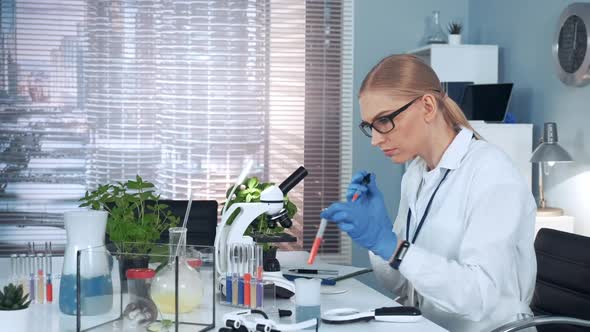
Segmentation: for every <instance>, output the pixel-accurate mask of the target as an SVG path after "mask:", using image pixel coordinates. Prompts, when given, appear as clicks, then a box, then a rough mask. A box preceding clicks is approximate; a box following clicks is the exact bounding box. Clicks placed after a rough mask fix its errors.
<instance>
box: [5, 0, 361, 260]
mask: <svg viewBox="0 0 590 332" xmlns="http://www.w3.org/2000/svg"><path fill="white" fill-rule="evenodd" d="M0 10H1V12H0V17H1V20H0V21H1V22H0V31H1V34H0V117H1V121H0V199H1V202H2V203H0V223H1V226H0V227H1V228H0V229H1V230H0V242H1V243H9V244H14V245H15V246H16V245H23V244H24V243H25V241H33V240H34V241H40V242H44V241H49V240H51V241H53V242H54V244H60V243H61V244H64V243H65V234H64V231H63V229H61V228H60V227H63V224H62V213H63V211H64V210H67V209H70V208H73V207H75V206H77V199H78V198H79V197H81V196H82V195H83V193H84V191H86V190H91V189H94V188H96V186H97V185H98V184H101V183H107V182H114V181H122V180H126V179H129V178H133V177H135V175H136V174H139V175H141V176H142V177H143V178H144V179H146V180H149V181H153V182H155V183H156V186H157V188H158V190H159V191H160V193H161V195H162V197H163V198H167V199H187V197H188V195H189V194H190V195H192V197H193V198H194V199H215V200H217V201H219V202H222V201H223V200H224V194H225V191H226V189H227V188H228V187H229V186H231V185H232V184H233V181H235V178H236V177H237V175H238V174H239V172H240V170H241V167H242V165H243V162H244V160H245V159H246V158H251V159H253V160H254V162H255V163H254V165H255V167H254V170H253V171H252V172H251V174H250V175H256V176H258V177H260V178H261V179H262V180H264V181H271V182H275V183H280V182H281V181H282V180H284V179H285V178H286V177H287V176H288V175H289V174H290V173H291V172H293V171H294V170H295V169H296V168H297V167H298V166H300V165H304V166H305V167H306V168H307V169H308V170H309V175H308V177H307V178H306V179H305V181H304V182H303V183H302V184H300V185H298V186H297V187H295V189H294V190H292V191H291V192H290V193H289V196H290V198H291V199H292V200H293V201H294V202H295V204H297V206H298V207H299V213H298V214H297V215H296V217H295V220H294V221H295V226H294V227H293V228H291V229H290V232H291V233H292V234H294V235H295V236H296V237H297V238H298V239H299V242H297V243H293V244H286V245H285V247H286V248H290V249H301V248H304V249H309V247H310V246H311V243H312V241H313V237H314V236H315V231H316V229H317V225H318V224H319V216H318V215H319V212H320V211H321V209H322V208H324V207H327V206H328V205H329V204H330V203H331V202H332V201H335V200H338V199H341V198H342V197H343V194H344V189H345V187H346V184H347V183H348V180H349V179H350V173H351V152H352V151H351V146H352V144H351V133H350V131H351V128H352V123H351V121H352V120H351V119H352V114H351V112H352V0H314V1H312V0H301V1H289V0H216V1H205V0H203V1H188V0H94V1H90V0H60V1H57V2H55V1H41V0H28V1H26V0H22V1H21V0H2V5H1V6H0ZM23 226H25V227H23ZM325 238H326V242H325V244H324V246H323V249H322V251H323V252H322V253H323V254H324V256H325V258H326V259H328V260H330V261H342V262H348V261H350V242H349V240H348V238H347V237H346V236H343V235H342V234H341V233H340V232H339V231H338V230H337V228H335V227H331V228H329V229H328V231H327V234H326V236H325Z"/></svg>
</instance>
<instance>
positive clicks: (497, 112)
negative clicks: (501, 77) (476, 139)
mask: <svg viewBox="0 0 590 332" xmlns="http://www.w3.org/2000/svg"><path fill="white" fill-rule="evenodd" d="M513 85H514V84H513V83H499V84H470V85H466V86H465V89H464V91H463V97H462V98H461V103H460V104H459V106H461V109H462V110H463V112H464V113H465V116H466V117H467V119H468V120H475V121H485V122H504V119H505V118H506V111H507V109H508V103H509V101H510V96H511V94H512V86H513Z"/></svg>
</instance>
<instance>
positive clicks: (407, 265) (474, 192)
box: [370, 128, 537, 332]
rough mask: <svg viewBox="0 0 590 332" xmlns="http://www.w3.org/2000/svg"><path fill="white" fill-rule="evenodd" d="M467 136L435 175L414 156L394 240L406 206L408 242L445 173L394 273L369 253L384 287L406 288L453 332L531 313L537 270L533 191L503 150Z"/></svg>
mask: <svg viewBox="0 0 590 332" xmlns="http://www.w3.org/2000/svg"><path fill="white" fill-rule="evenodd" d="M472 135H473V133H472V132H471V131H470V130H468V129H465V128H463V129H462V130H461V131H460V132H459V133H458V135H457V136H456V137H455V139H454V140H453V142H452V143H451V145H449V147H448V148H447V150H446V151H445V153H444V154H443V156H442V158H441V161H440V162H439V164H438V165H437V167H436V168H435V169H434V170H432V171H430V172H427V171H426V164H425V162H424V161H423V160H422V159H420V158H417V159H416V160H414V161H412V163H411V164H410V165H409V167H408V169H407V171H406V173H405V174H404V176H403V179H402V184H401V200H400V205H399V211H398V215H397V218H396V219H395V223H394V227H393V229H394V231H395V232H396V233H397V235H398V239H400V241H401V240H403V239H406V218H407V213H408V207H409V208H410V209H412V218H411V223H410V237H413V235H414V231H415V229H416V227H417V225H418V223H419V219H421V218H422V215H423V214H424V210H425V207H426V204H427V202H428V200H429V199H430V197H431V195H432V193H433V191H434V189H435V188H436V186H437V185H438V183H439V182H440V180H441V179H442V177H443V174H444V172H445V171H446V170H447V169H450V170H451V171H450V173H449V174H448V176H447V178H446V180H445V181H444V182H443V183H442V185H441V186H440V189H439V190H438V193H437V194H436V196H435V198H434V201H433V203H432V206H431V208H430V212H429V214H428V217H427V218H426V220H425V221H424V225H423V226H422V230H421V231H420V233H419V235H418V238H417V240H416V242H415V243H414V244H413V245H411V246H410V248H409V250H408V252H407V254H406V256H405V258H404V260H403V261H402V263H401V265H400V268H399V271H396V270H394V269H392V268H391V267H389V265H387V262H385V261H384V260H383V259H381V258H380V257H378V256H375V255H373V254H372V253H371V254H370V258H371V263H372V264H373V268H374V270H375V272H376V274H377V278H378V279H379V280H380V281H381V282H382V283H383V284H384V285H385V287H388V288H389V289H391V290H393V291H394V292H395V293H397V294H403V293H404V292H406V291H407V289H408V281H409V282H411V283H412V284H413V286H414V288H415V289H416V292H417V293H418V296H417V298H418V300H419V303H420V309H421V311H422V313H423V315H424V316H425V317H426V318H428V319H430V320H432V321H433V322H435V323H437V324H439V325H441V326H443V327H444V328H446V329H448V330H449V331H453V332H461V331H465V332H467V331H468V332H477V331H490V330H492V329H493V328H495V327H498V326H500V325H502V324H505V323H507V322H511V321H514V320H516V319H517V318H518V315H519V314H521V313H523V314H532V312H531V310H530V308H529V304H530V301H531V298H532V295H533V289H534V285H535V276H536V272H537V263H536V259H535V252H534V248H533V241H534V239H533V237H534V223H535V213H536V204H535V201H534V198H533V197H532V195H531V190H530V189H529V186H528V184H527V183H526V181H525V180H524V178H523V176H522V175H521V174H520V173H519V171H518V170H517V169H516V168H515V167H514V166H513V164H512V162H511V160H510V159H509V157H508V156H507V155H506V154H505V153H504V152H503V151H501V150H500V149H498V148H497V147H495V146H493V145H491V144H490V143H488V142H486V141H483V140H475V139H472ZM423 181H424V182H423ZM421 182H423V183H422V184H421ZM419 188H420V189H419ZM418 190H419V191H420V192H419V193H418ZM417 197H418V199H417Z"/></svg>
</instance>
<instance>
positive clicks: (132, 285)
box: [123, 269, 158, 326]
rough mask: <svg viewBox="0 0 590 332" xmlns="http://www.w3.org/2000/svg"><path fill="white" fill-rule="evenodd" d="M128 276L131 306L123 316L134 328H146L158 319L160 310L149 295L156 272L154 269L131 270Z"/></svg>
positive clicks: (127, 272)
mask: <svg viewBox="0 0 590 332" xmlns="http://www.w3.org/2000/svg"><path fill="white" fill-rule="evenodd" d="M125 275H126V276H127V291H128V294H129V304H127V306H126V307H125V310H124V311H123V315H124V316H125V319H126V320H127V321H129V322H130V324H131V325H134V326H145V325H147V324H149V323H151V322H153V321H155V320H156V319H157V318H158V308H157V307H156V304H155V303H154V302H153V301H152V299H151V298H150V295H149V291H150V287H151V283H152V279H153V278H154V276H155V275H156V271H155V270H152V269H129V270H127V271H126V272H125Z"/></svg>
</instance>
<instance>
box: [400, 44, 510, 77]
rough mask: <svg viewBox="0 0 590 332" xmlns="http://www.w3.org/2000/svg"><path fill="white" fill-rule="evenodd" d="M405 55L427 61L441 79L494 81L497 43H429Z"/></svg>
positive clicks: (496, 71) (496, 73) (496, 75)
mask: <svg viewBox="0 0 590 332" xmlns="http://www.w3.org/2000/svg"><path fill="white" fill-rule="evenodd" d="M408 54H413V55H416V56H417V57H419V58H421V59H422V60H423V61H424V62H426V63H428V64H430V66H431V67H432V69H434V71H435V72H436V74H437V75H438V77H439V79H440V81H441V82H474V83H475V84H493V83H498V45H469V44H463V45H448V44H431V45H427V46H424V47H421V48H417V49H415V50H411V51H409V52H408Z"/></svg>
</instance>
